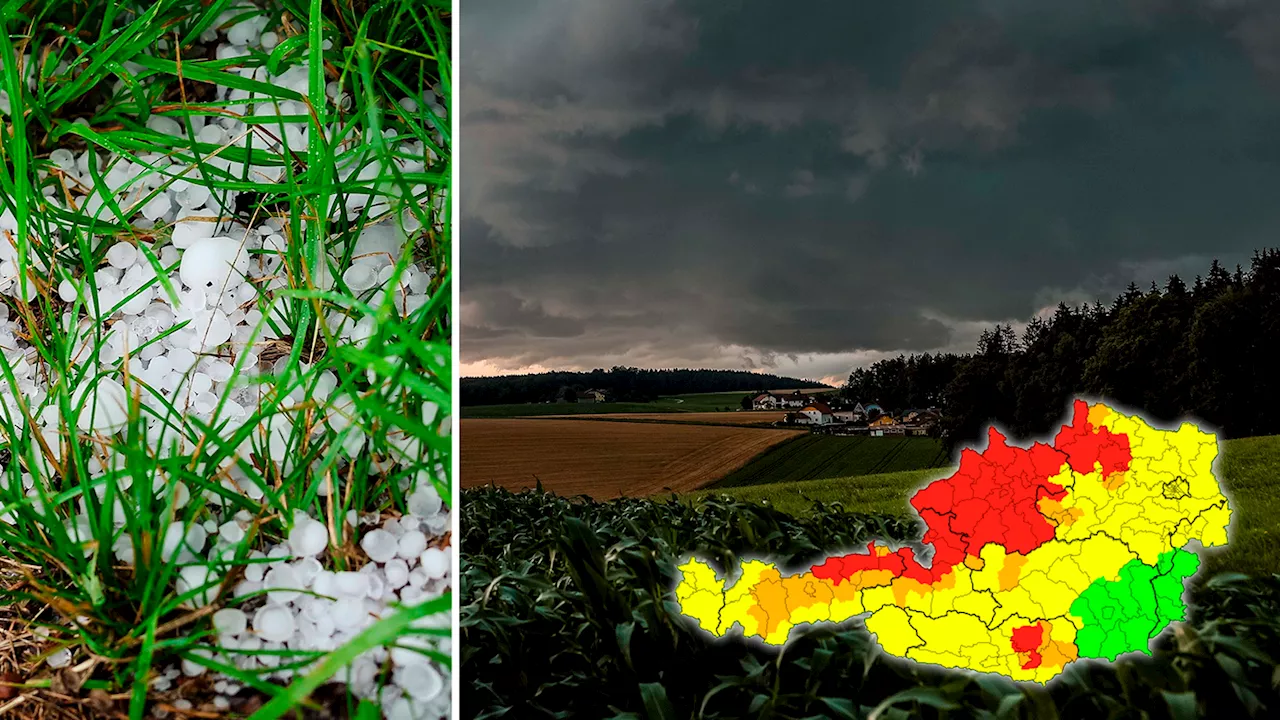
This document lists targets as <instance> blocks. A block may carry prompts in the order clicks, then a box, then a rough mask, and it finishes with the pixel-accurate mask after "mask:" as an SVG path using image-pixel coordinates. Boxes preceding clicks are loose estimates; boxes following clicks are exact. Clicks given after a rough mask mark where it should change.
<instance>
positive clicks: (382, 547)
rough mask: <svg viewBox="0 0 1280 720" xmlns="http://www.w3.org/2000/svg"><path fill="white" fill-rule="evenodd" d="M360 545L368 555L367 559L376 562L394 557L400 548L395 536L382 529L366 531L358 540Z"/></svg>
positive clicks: (383, 561)
mask: <svg viewBox="0 0 1280 720" xmlns="http://www.w3.org/2000/svg"><path fill="white" fill-rule="evenodd" d="M360 547H362V548H364V551H365V553H367V554H368V555H369V559H370V560H373V561H374V562H376V563H385V562H386V561H388V560H390V559H391V558H393V557H395V556H396V553H397V552H398V551H399V550H400V544H399V543H398V542H397V541H396V538H395V536H394V535H392V534H391V533H389V532H387V531H386V530H382V529H378V530H373V531H371V532H369V533H367V534H366V535H365V536H364V537H363V538H362V539H361V540H360Z"/></svg>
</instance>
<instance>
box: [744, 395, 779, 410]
mask: <svg viewBox="0 0 1280 720" xmlns="http://www.w3.org/2000/svg"><path fill="white" fill-rule="evenodd" d="M751 409H752V410H777V409H778V397H777V396H776V395H774V394H773V393H767V392H763V393H760V394H759V395H757V396H755V397H753V398H751Z"/></svg>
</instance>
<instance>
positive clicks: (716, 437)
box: [459, 413, 803, 499]
mask: <svg viewBox="0 0 1280 720" xmlns="http://www.w3.org/2000/svg"><path fill="white" fill-rule="evenodd" d="M644 414H647V413H644ZM459 430H460V432H461V433H462V486H463V487H475V486H477V485H488V484H490V483H493V484H495V485H500V486H502V487H505V488H508V489H510V490H520V489H523V488H530V487H533V486H534V485H535V483H536V482H537V481H538V480H541V481H542V486H543V488H545V489H547V490H550V491H551V492H554V493H557V494H560V495H590V496H591V497H593V498H597V499H607V498H613V497H618V496H620V495H629V496H635V497H639V496H644V495H652V494H654V493H659V492H667V491H674V492H685V491H688V490H695V489H697V488H700V487H702V486H704V485H706V484H708V483H710V482H712V481H714V480H716V479H718V478H720V477H723V476H724V475H725V474H727V473H729V472H732V471H733V470H736V469H738V468H740V467H742V466H743V465H745V464H746V463H747V461H749V460H750V459H751V458H753V457H755V456H756V455H758V454H760V453H761V452H764V451H765V450H767V449H768V448H770V447H772V446H774V445H776V444H778V443H780V442H782V441H784V440H786V439H787V438H790V437H793V436H795V435H799V434H803V431H799V430H769V429H763V428H733V427H721V426H711V425H680V424H677V423H670V424H668V423H638V422H585V421H582V420H548V419H544V418H515V419H479V418H471V419H464V420H462V421H461V426H460V428H459Z"/></svg>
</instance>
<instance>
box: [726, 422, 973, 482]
mask: <svg viewBox="0 0 1280 720" xmlns="http://www.w3.org/2000/svg"><path fill="white" fill-rule="evenodd" d="M950 463H951V458H950V456H949V455H948V454H947V452H946V451H945V450H944V449H943V447H942V443H941V442H939V441H937V440H934V439H932V438H923V437H899V438H873V437H836V436H832V435H805V436H804V437H799V438H797V439H795V440H792V441H790V442H787V443H785V444H782V445H779V446H777V447H775V448H773V449H772V450H770V451H769V452H767V453H765V454H764V455H762V456H760V457H758V458H756V459H755V460H753V461H751V462H750V463H748V464H747V465H745V466H744V467H742V468H739V469H738V470H736V471H734V472H733V473H731V474H729V475H727V476H725V477H724V478H723V479H721V480H719V481H718V482H717V483H716V487H739V486H744V485H762V484H767V483H790V482H801V481H804V480H820V479H824V478H841V477H849V476H853V475H874V474H879V473H891V472H899V471H906V470H925V469H928V468H936V467H942V466H944V465H949V464H950Z"/></svg>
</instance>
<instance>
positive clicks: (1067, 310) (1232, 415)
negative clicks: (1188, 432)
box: [841, 249, 1280, 447]
mask: <svg viewBox="0 0 1280 720" xmlns="http://www.w3.org/2000/svg"><path fill="white" fill-rule="evenodd" d="M1278 358H1280V250H1278V249H1268V250H1261V251H1257V252H1255V253H1254V256H1253V258H1252V260H1251V262H1250V266H1249V268H1248V269H1247V270H1246V269H1244V268H1241V267H1239V266H1237V267H1236V269H1235V271H1234V272H1230V271H1228V270H1227V269H1225V268H1224V267H1223V266H1222V265H1221V263H1219V262H1218V261H1217V260H1214V261H1213V263H1212V264H1211V265H1210V267H1209V269H1208V272H1207V273H1206V274H1205V275H1204V276H1203V277H1202V276H1199V275H1197V276H1196V278H1195V280H1194V282H1193V283H1192V285H1191V286H1190V287H1188V286H1187V284H1186V283H1185V282H1184V281H1183V280H1182V279H1181V278H1180V277H1178V276H1177V275H1172V276H1170V277H1169V278H1168V279H1167V281H1166V282H1165V283H1164V285H1163V287H1160V286H1158V285H1157V284H1156V283H1155V282H1152V284H1151V287H1150V288H1149V289H1146V290H1143V289H1141V288H1139V287H1138V286H1137V285H1136V284H1134V283H1130V285H1129V287H1128V289H1127V290H1126V291H1125V292H1123V293H1122V294H1120V295H1119V296H1117V297H1116V298H1115V300H1114V301H1113V302H1112V303H1111V304H1110V305H1104V304H1103V303H1101V302H1096V303H1094V304H1091V305H1081V306H1076V307H1070V306H1068V305H1066V304H1059V305H1058V307H1057V309H1056V311H1055V312H1054V313H1053V315H1052V316H1050V317H1047V318H1041V317H1037V318H1034V319H1032V320H1031V322H1030V323H1029V324H1028V325H1027V327H1026V329H1025V330H1024V331H1023V332H1022V333H1021V334H1019V333H1017V332H1015V331H1014V330H1013V328H1012V327H1010V326H1009V325H997V326H996V327H994V328H991V329H989V330H987V331H985V332H984V333H983V334H982V336H981V338H980V339H979V341H978V346H977V348H976V349H975V351H974V352H972V353H968V354H950V353H947V354H930V353H923V354H912V355H910V356H899V357H896V358H891V359H887V360H883V361H880V362H877V363H875V364H873V365H871V366H870V367H867V368H859V369H857V370H854V371H853V372H852V373H851V374H850V376H849V382H848V384H847V385H845V386H844V387H843V388H842V389H841V392H842V393H843V394H844V395H845V396H846V397H847V398H850V399H856V400H859V401H862V402H868V401H872V402H877V403H879V404H880V405H882V406H884V407H898V406H900V407H920V406H929V405H937V406H939V407H941V408H942V411H943V420H942V423H941V428H942V430H944V431H945V433H946V436H947V440H948V443H949V444H951V445H952V446H953V447H954V446H956V445H964V444H968V443H970V442H973V441H977V440H980V439H981V438H980V435H981V433H983V432H984V430H985V428H986V427H987V426H988V425H989V424H991V423H992V422H994V423H996V424H998V425H1000V426H1001V427H1004V428H1006V429H1008V430H1009V431H1010V432H1012V433H1013V434H1014V435H1017V436H1023V437H1026V436H1036V437H1038V436H1043V435H1045V434H1048V433H1050V432H1052V431H1054V430H1056V427H1057V426H1058V425H1059V424H1060V423H1061V422H1062V420H1063V415H1064V413H1065V412H1066V410H1067V407H1068V403H1069V402H1070V400H1071V398H1073V397H1075V396H1077V395H1089V396H1095V397H1100V398H1102V399H1104V400H1108V401H1111V402H1114V403H1117V404H1120V405H1122V406H1125V407H1127V408H1132V409H1135V410H1139V411H1141V412H1142V413H1143V414H1144V416H1145V417H1147V418H1149V419H1151V420H1154V421H1157V422H1173V421H1177V420H1179V419H1182V418H1185V417H1192V418H1195V419H1197V420H1200V421H1203V422H1206V423H1208V424H1210V425H1212V426H1215V427H1216V428H1217V429H1218V430H1219V431H1221V433H1222V434H1224V435H1225V436H1226V437H1248V436H1252V435H1272V434H1280V413H1278V412H1277V404H1278V403H1280V373H1277V372H1276V370H1275V368H1276V364H1277V359H1278Z"/></svg>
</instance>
